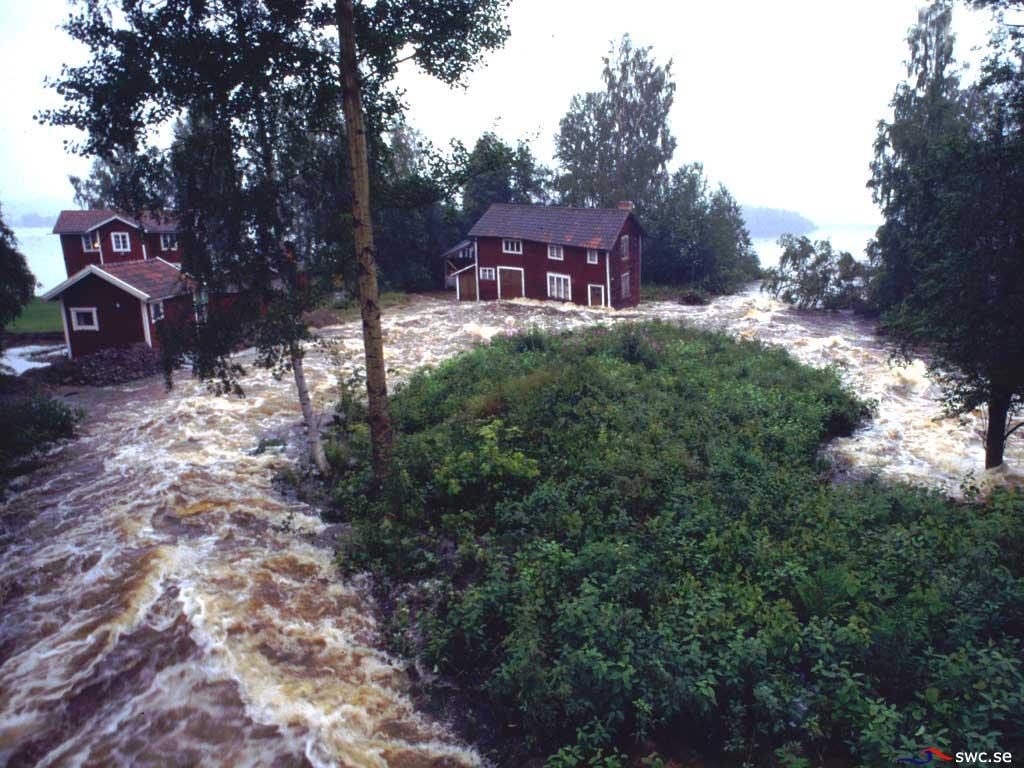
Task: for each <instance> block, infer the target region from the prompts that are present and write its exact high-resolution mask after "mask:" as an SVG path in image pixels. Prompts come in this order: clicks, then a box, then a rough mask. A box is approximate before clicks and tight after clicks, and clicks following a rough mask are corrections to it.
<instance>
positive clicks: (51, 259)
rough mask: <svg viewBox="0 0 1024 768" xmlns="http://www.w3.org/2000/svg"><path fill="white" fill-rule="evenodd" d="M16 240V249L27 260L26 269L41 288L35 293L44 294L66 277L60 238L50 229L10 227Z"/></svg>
mask: <svg viewBox="0 0 1024 768" xmlns="http://www.w3.org/2000/svg"><path fill="white" fill-rule="evenodd" d="M11 229H13V230H14V236H15V237H16V238H18V249H19V250H20V251H21V252H22V253H24V254H25V258H26V259H28V268H29V269H31V270H32V274H33V275H35V276H36V280H37V281H38V282H39V283H41V286H40V287H38V288H36V293H37V294H40V293H45V292H46V291H48V290H50V289H51V288H53V286H55V285H57V284H58V283H60V282H61V281H62V280H64V279H65V278H66V277H67V274H66V273H65V272H64V255H63V254H62V253H61V250H60V237H58V236H57V235H54V234H52V232H53V230H52V229H51V228H50V227H11Z"/></svg>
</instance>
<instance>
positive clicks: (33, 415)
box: [0, 394, 81, 499]
mask: <svg viewBox="0 0 1024 768" xmlns="http://www.w3.org/2000/svg"><path fill="white" fill-rule="evenodd" d="M80 419H81V413H80V412H79V411H78V410H76V409H74V408H70V407H68V406H67V405H66V404H65V403H63V402H61V401H60V400H56V399H54V398H52V397H48V396H46V395H41V394H33V395H30V396H26V397H21V396H6V395H0V499H3V497H4V495H5V493H6V490H7V481H8V480H9V478H11V477H13V476H16V475H19V474H22V473H23V472H25V471H29V470H30V469H32V468H33V467H34V465H33V464H32V462H31V459H32V457H33V456H34V455H35V454H37V453H38V452H40V451H42V450H44V449H46V448H48V447H49V446H50V445H51V444H53V443H54V442H56V441H57V440H61V439H64V438H67V437H71V436H72V435H73V434H74V431H75V425H76V424H77V423H78V421H79V420H80Z"/></svg>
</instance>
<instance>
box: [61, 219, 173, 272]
mask: <svg viewBox="0 0 1024 768" xmlns="http://www.w3.org/2000/svg"><path fill="white" fill-rule="evenodd" d="M98 231H99V234H100V250H99V251H98V252H97V251H86V250H85V249H84V248H83V247H82V235H61V236H60V245H61V249H62V250H63V252H64V267H65V269H66V270H67V274H68V277H71V276H72V275H74V274H77V273H78V272H80V271H81V270H82V269H84V268H85V267H87V266H89V265H90V264H117V263H119V262H122V261H141V260H142V259H143V254H144V253H145V254H146V255H147V256H148V257H149V258H155V255H154V254H152V253H149V250H150V245H149V242H148V241H146V250H145V251H144V250H143V247H142V244H143V241H144V238H145V235H144V234H143V232H142V230H140V229H138V228H137V227H132V226H129V225H128V224H125V223H124V222H123V221H119V220H114V221H111V222H108V223H106V224H104V225H103V226H102V227H100V228H99V230H98ZM114 232H126V233H128V245H129V249H128V250H127V251H115V250H114V244H113V241H112V235H113V233H114ZM159 245H160V243H159V238H158V239H157V247H158V248H159Z"/></svg>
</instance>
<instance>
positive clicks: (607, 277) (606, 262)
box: [604, 251, 612, 308]
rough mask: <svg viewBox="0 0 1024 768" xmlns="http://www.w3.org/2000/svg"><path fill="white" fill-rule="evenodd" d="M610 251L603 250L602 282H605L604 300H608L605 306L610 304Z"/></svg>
mask: <svg viewBox="0 0 1024 768" xmlns="http://www.w3.org/2000/svg"><path fill="white" fill-rule="evenodd" d="M611 265H612V252H611V251H605V252H604V282H605V288H606V291H605V294H604V295H605V300H606V301H607V302H608V303H607V304H606V305H605V306H607V307H609V308H610V307H611V306H612V266H611Z"/></svg>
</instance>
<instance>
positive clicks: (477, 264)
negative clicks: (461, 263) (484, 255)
mask: <svg viewBox="0 0 1024 768" xmlns="http://www.w3.org/2000/svg"><path fill="white" fill-rule="evenodd" d="M473 266H474V267H476V268H477V270H476V300H477V301H480V252H479V251H478V250H477V240H476V238H473ZM525 279H526V278H525V277H524V278H523V280H524V281H525ZM524 290H525V289H524Z"/></svg>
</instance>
